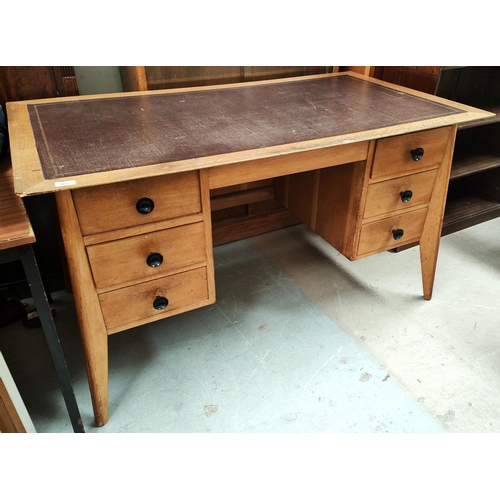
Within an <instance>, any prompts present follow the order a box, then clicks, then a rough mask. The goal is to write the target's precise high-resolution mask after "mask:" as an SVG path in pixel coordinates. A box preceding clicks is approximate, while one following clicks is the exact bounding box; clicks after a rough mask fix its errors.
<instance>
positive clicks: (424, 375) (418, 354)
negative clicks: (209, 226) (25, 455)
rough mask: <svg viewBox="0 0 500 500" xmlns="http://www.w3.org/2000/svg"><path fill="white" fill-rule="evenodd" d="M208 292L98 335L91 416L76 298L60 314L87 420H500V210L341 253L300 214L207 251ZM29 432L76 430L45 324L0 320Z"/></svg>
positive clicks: (330, 429)
mask: <svg viewBox="0 0 500 500" xmlns="http://www.w3.org/2000/svg"><path fill="white" fill-rule="evenodd" d="M215 268H216V284H217V303H216V304H215V305H213V306H209V307H206V308H203V309H200V310H197V311H192V312H189V313H185V314H183V315H180V316H176V317H172V318H169V319H166V320H163V321H160V322H156V323H151V324H149V325H144V326H142V327H138V328H134V329H132V330H129V331H126V332H121V333H118V334H115V335H112V336H111V337H110V338H109V352H110V354H109V363H110V383H109V389H110V419H109V422H108V423H107V424H106V425H105V426H104V427H101V428H96V427H95V426H94V425H93V415H92V407H91V402H90V395H89V391H88V385H87V381H86V375H85V367H84V361H83V355H82V349H81V343H80V339H79V335H78V329H77V323H76V317H75V313H74V307H73V302H72V296H71V295H69V294H67V293H65V292H57V293H55V294H54V306H55V308H56V310H57V317H56V325H57V327H58V329H59V334H60V336H61V339H62V345H63V349H64V351H65V354H66V357H67V363H68V367H69V370H70V373H71V377H72V380H73V384H74V390H75V393H76V397H77V400H78V403H79V406H80V411H81V414H82V417H83V423H84V426H85V428H86V431H87V432H88V433H141V432H142V433H145V432H161V433H210V432H215V433H221V432H223V433H252V432H262V433H270V432H273V433H384V432H385V433H446V432H448V433H487V432H490V433H491V432H499V431H500V390H499V389H500V364H499V361H500V336H499V335H498V334H499V333H500V314H499V304H500V301H499V297H500V219H497V220H493V221H490V222H486V223H483V224H481V225H478V226H475V227H472V228H469V229H466V230H464V231H461V232H459V233H455V234H452V235H449V236H446V237H444V238H443V239H442V242H441V250H440V258H439V261H438V270H437V277H436V282H435V287H434V296H433V299H432V300H431V301H425V300H424V299H423V298H422V292H421V279H420V264H419V254H418V248H412V249H409V250H406V251H404V252H401V253H397V254H396V253H392V252H384V253H382V254H379V255H376V256H372V257H369V258H366V259H364V260H360V261H357V262H349V261H348V260H346V259H345V258H344V257H342V256H341V255H339V254H338V252H337V251H335V250H334V249H333V248H331V247H330V246H329V245H327V244H326V243H325V242H324V241H323V240H322V239H321V238H319V237H318V236H317V235H315V234H314V233H312V232H311V231H310V230H308V229H307V228H306V227H305V226H303V225H300V226H295V227H292V228H288V229H284V230H280V231H275V232H273V233H269V234H265V235H261V236H258V237H255V238H250V239H248V240H243V241H239V242H236V243H231V244H228V245H223V246H221V247H217V248H216V249H215ZM0 351H1V352H2V354H3V355H4V358H5V360H6V362H7V364H8V366H9V368H10V370H11V372H12V375H13V377H14V379H15V381H16V383H17V385H18V388H19V391H20V393H21V395H22V397H23V399H24V401H25V404H26V406H27V408H28V411H29V413H30V415H31V418H32V420H33V423H34V425H35V428H36V429H37V431H38V432H39V433H69V432H72V429H71V426H70V424H69V420H68V418H67V414H66V411H65V407H64V403H63V400H62V397H61V395H60V392H59V388H58V385H57V381H56V378H55V375H54V371H53V368H52V365H51V361H50V357H49V355H48V352H47V349H46V345H45V341H44V338H43V334H42V332H41V330H40V329H28V328H25V327H24V326H23V325H22V324H21V322H17V323H12V324H11V325H9V326H7V327H3V328H1V329H0Z"/></svg>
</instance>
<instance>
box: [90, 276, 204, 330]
mask: <svg viewBox="0 0 500 500" xmlns="http://www.w3.org/2000/svg"><path fill="white" fill-rule="evenodd" d="M162 299H167V300H168V305H166V307H165V308H163V309H156V308H155V300H158V302H159V304H157V307H160V305H161V301H162ZM206 300H208V284H207V269H206V268H205V267H201V268H198V269H193V270H192V271H186V272H184V273H179V274H174V275H172V276H167V277H166V278H161V279H158V280H152V281H147V282H145V283H140V284H138V285H134V286H130V287H126V288H120V289H119V290H113V291H111V292H106V293H102V294H100V295H99V301H100V303H101V309H102V313H103V316H104V321H105V323H106V327H107V328H108V330H113V329H118V328H120V327H122V326H123V327H127V325H131V324H133V323H136V324H140V323H146V322H148V321H153V320H156V319H161V318H165V317H167V316H172V315H173V314H176V311H178V310H179V309H182V310H187V309H186V308H189V306H193V308H194V306H195V305H196V304H199V303H200V302H202V301H206ZM163 305H164V304H163Z"/></svg>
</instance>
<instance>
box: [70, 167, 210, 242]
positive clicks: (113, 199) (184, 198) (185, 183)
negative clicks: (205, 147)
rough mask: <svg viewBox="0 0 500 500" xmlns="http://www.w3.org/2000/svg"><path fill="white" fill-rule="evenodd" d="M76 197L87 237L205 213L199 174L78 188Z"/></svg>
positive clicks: (173, 175)
mask: <svg viewBox="0 0 500 500" xmlns="http://www.w3.org/2000/svg"><path fill="white" fill-rule="evenodd" d="M72 194H73V200H74V203H75V207H76V212H77V214H78V220H79V222H80V227H81V230H82V234H83V235H88V234H96V233H101V232H105V231H111V230H113V229H122V228H125V227H131V226H136V225H139V224H146V223H149V222H157V221H160V220H166V219H173V218H175V217H180V216H183V215H188V214H194V213H199V212H201V199H200V184H199V179H198V173H197V172H185V173H180V174H171V175H164V176H161V177H151V178H148V179H138V180H134V181H126V182H120V183H117V184H110V185H104V186H96V187H91V188H85V189H75V190H74V191H73V192H72ZM139 202H140V203H139ZM151 202H152V203H151ZM138 204H139V205H138ZM139 210H142V212H145V213H141V212H140V211H139Z"/></svg>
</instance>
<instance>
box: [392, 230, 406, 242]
mask: <svg viewBox="0 0 500 500" xmlns="http://www.w3.org/2000/svg"><path fill="white" fill-rule="evenodd" d="M403 234H405V232H404V231H403V230H402V229H393V230H392V237H393V238H394V239H395V240H400V239H401V238H402V237H403Z"/></svg>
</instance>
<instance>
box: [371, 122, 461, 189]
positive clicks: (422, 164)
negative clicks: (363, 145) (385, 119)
mask: <svg viewBox="0 0 500 500" xmlns="http://www.w3.org/2000/svg"><path fill="white" fill-rule="evenodd" d="M451 130H452V129H451V127H444V128H438V129H432V130H423V131H421V132H414V133H411V134H405V135H399V136H395V137H388V138H387V139H379V140H378V141H377V146H376V148H375V157H374V159H373V169H372V175H371V177H372V179H376V178H379V177H386V176H387V177H389V176H392V177H394V176H398V175H405V174H408V173H411V172H414V171H421V170H425V169H426V168H431V167H433V166H437V165H439V164H440V163H441V162H442V161H443V157H444V153H445V151H446V146H447V143H448V140H449V139H450V134H451ZM419 148H421V149H422V150H423V155H422V157H421V158H420V159H419V160H417V158H418V155H416V153H414V155H413V156H412V153H411V152H412V151H418V149H419ZM413 157H415V159H413Z"/></svg>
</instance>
